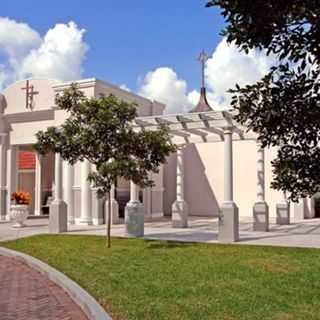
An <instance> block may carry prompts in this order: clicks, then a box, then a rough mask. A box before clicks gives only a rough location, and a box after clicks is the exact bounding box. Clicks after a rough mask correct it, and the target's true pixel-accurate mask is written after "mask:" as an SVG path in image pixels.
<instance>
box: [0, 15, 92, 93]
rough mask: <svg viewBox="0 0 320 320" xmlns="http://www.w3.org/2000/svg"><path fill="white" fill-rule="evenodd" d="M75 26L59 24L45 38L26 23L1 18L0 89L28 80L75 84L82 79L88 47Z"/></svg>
mask: <svg viewBox="0 0 320 320" xmlns="http://www.w3.org/2000/svg"><path fill="white" fill-rule="evenodd" d="M84 33H85V30H84V29H79V28H78V26H77V25H76V24H75V23H74V22H69V23H68V24H57V25H56V26H54V27H53V28H52V29H49V30H48V32H47V33H46V34H45V35H44V37H40V35H39V34H38V33H37V32H36V31H35V30H33V29H32V28H31V27H30V26H28V25H27V24H24V23H18V22H16V21H14V20H10V19H8V18H1V17H0V53H2V54H3V55H4V56H5V58H6V61H5V63H4V64H3V65H2V66H1V67H0V88H1V87H3V86H4V85H7V84H9V83H10V82H13V81H15V80H18V79H23V78H27V77H38V78H55V79H58V80H66V81H67V80H75V79H79V78H80V77H81V73H82V63H83V61H84V58H85V53H86V51H87V49H88V46H87V45H86V43H85V42H84V39H83V36H84Z"/></svg>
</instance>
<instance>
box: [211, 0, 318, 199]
mask: <svg viewBox="0 0 320 320" xmlns="http://www.w3.org/2000/svg"><path fill="white" fill-rule="evenodd" d="M207 6H208V7H212V6H219V7H220V8H221V9H222V14H223V16H224V17H225V21H226V24H227V25H226V28H225V30H223V32H222V34H223V35H224V36H226V38H227V41H228V42H233V43H235V44H236V45H237V46H238V47H239V49H240V50H243V51H245V52H248V51H249V50H250V49H257V50H265V52H266V53H267V54H268V55H272V56H273V57H275V60H276V63H275V65H274V67H272V68H271V70H270V72H269V73H268V74H267V75H266V76H265V77H264V78H263V79H261V81H259V82H257V83H255V84H253V85H247V86H245V87H243V88H240V87H239V86H237V87H236V88H234V89H232V90H231V92H233V93H234V97H233V100H232V106H233V107H235V108H236V109H237V110H238V111H239V113H238V116H236V120H238V121H239V122H241V123H242V124H244V125H246V126H247V127H248V129H249V130H253V131H254V132H255V133H257V135H258V139H259V140H260V142H261V143H262V145H263V146H265V147H266V146H276V147H277V148H278V156H277V158H276V159H275V160H274V161H273V163H272V164H273V172H274V181H273V182H272V187H273V188H275V189H278V190H283V191H288V192H289V197H290V198H291V199H292V200H297V199H298V198H299V197H306V196H312V195H313V194H314V193H316V192H318V191H320V163H319V161H318V160H319V158H320V148H319V143H320V91H319V90H320V83H319V74H320V69H319V62H320V19H319V17H320V3H319V1H316V0H283V1H282V0H281V1H279V0H256V1H246V0H212V1H209V2H208V3H207Z"/></svg>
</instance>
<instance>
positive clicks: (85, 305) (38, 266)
mask: <svg viewBox="0 0 320 320" xmlns="http://www.w3.org/2000/svg"><path fill="white" fill-rule="evenodd" d="M0 255H3V256H6V257H10V258H15V259H17V260H20V261H22V262H24V263H25V264H27V265H28V266H29V267H31V268H33V269H35V270H37V271H39V272H40V273H41V274H43V275H45V276H47V277H48V278H49V279H50V280H51V281H52V282H54V283H55V284H56V285H58V286H59V287H60V288H62V289H63V290H64V291H65V292H66V293H67V294H68V295H69V296H70V298H71V299H72V300H73V301H74V302H75V303H76V304H77V305H78V306H79V307H80V308H81V310H82V311H83V312H84V313H85V315H86V316H87V317H88V319H89V320H112V318H111V317H110V316H109V315H108V314H107V313H106V312H105V310H104V309H103V308H102V307H101V306H100V304H99V303H98V302H97V301H96V300H95V299H94V298H93V297H92V296H91V295H90V294H89V293H88V292H87V291H85V290H84V289H82V288H81V287H80V286H79V285H78V284H77V283H75V282H74V281H73V280H71V279H70V278H68V277H67V276H66V275H64V274H63V273H61V272H60V271H58V270H56V269H54V268H52V267H50V266H49V265H47V264H46V263H44V262H42V261H40V260H38V259H36V258H33V257H31V256H29V255H27V254H24V253H21V252H17V251H14V250H10V249H7V248H2V247H0Z"/></svg>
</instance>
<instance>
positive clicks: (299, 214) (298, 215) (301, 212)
mask: <svg viewBox="0 0 320 320" xmlns="http://www.w3.org/2000/svg"><path fill="white" fill-rule="evenodd" d="M306 202H307V199H306V198H301V199H299V202H298V203H295V204H294V221H295V222H299V221H302V220H304V219H305V218H306V206H307V203H306Z"/></svg>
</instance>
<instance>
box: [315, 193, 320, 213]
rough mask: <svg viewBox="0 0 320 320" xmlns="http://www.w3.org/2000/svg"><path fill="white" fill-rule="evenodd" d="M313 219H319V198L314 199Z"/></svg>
mask: <svg viewBox="0 0 320 320" xmlns="http://www.w3.org/2000/svg"><path fill="white" fill-rule="evenodd" d="M314 217H315V218H320V198H318V197H317V198H314Z"/></svg>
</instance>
